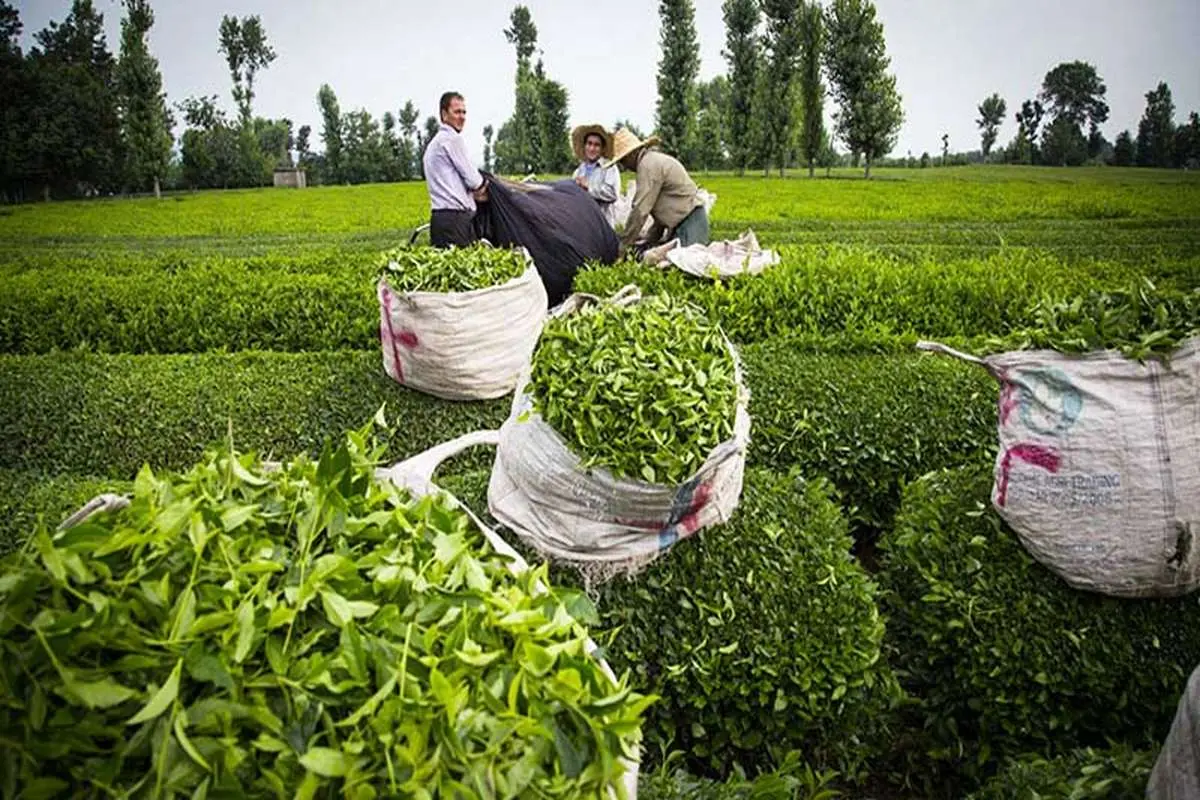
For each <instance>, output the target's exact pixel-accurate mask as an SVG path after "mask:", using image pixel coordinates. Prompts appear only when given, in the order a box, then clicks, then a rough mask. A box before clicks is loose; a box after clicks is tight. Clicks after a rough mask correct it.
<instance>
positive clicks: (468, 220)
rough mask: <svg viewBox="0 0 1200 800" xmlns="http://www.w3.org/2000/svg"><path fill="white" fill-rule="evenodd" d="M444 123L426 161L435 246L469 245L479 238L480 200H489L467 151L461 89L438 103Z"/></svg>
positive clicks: (482, 181) (428, 151)
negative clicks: (478, 208)
mask: <svg viewBox="0 0 1200 800" xmlns="http://www.w3.org/2000/svg"><path fill="white" fill-rule="evenodd" d="M438 106H439V109H440V113H441V118H442V124H441V126H440V127H439V128H438V132H437V134H436V135H435V136H434V137H433V139H432V140H430V142H429V145H428V146H427V147H426V148H425V157H424V158H423V159H422V163H423V164H424V166H425V183H426V187H427V188H428V189H429V206H430V209H431V213H430V216H429V239H430V242H431V243H432V244H433V246H434V247H450V246H457V247H466V246H467V245H470V244H472V243H473V242H474V241H475V240H476V238H477V237H476V236H475V226H474V224H473V220H474V219H475V209H476V205H475V204H476V203H477V202H480V203H482V202H487V182H486V181H485V180H484V177H483V176H482V175H481V174H479V170H477V169H476V168H475V166H474V165H473V164H472V163H471V158H470V156H468V155H467V145H466V142H465V141H464V140H463V137H462V129H463V127H464V126H465V125H466V124H467V103H466V101H465V100H464V99H463V96H462V95H461V94H459V93H458V92H446V93H444V94H443V95H442V98H441V101H440V102H439V104H438Z"/></svg>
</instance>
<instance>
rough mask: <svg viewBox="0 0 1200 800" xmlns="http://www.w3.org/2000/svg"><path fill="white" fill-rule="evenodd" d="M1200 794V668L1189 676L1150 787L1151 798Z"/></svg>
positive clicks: (1178, 799) (1184, 799) (1172, 799)
mask: <svg viewBox="0 0 1200 800" xmlns="http://www.w3.org/2000/svg"><path fill="white" fill-rule="evenodd" d="M1197 797H1200V667H1197V668H1196V669H1194V670H1192V674H1191V677H1189V678H1188V682H1187V688H1186V689H1184V692H1183V696H1182V697H1180V698H1179V705H1178V706H1176V708H1175V719H1174V720H1173V721H1172V722H1171V729H1170V731H1168V732H1167V739H1166V741H1165V742H1163V746H1162V749H1161V750H1160V751H1159V752H1158V758H1157V759H1156V760H1155V762H1154V769H1153V770H1152V771H1151V773H1150V781H1149V783H1148V785H1147V786H1146V798H1147V800H1194V798H1197Z"/></svg>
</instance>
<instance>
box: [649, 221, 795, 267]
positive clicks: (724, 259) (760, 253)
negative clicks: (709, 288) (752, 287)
mask: <svg viewBox="0 0 1200 800" xmlns="http://www.w3.org/2000/svg"><path fill="white" fill-rule="evenodd" d="M678 244H679V240H678V239H677V240H675V247H672V248H670V249H668V250H667V251H666V255H665V258H666V260H667V261H668V262H670V263H671V264H673V265H674V266H675V267H676V268H678V269H681V270H683V271H684V272H686V273H688V274H689V275H695V276H696V277H699V278H713V279H716V278H731V277H733V276H734V275H757V274H759V273H760V272H762V271H763V270H764V269H766V268H767V267H770V266H774V265H775V264H778V263H779V254H778V253H776V252H775V251H774V250H763V249H762V248H761V247H759V245H758V237H757V236H755V235H754V231H752V230H747V231H746V232H745V233H743V234H742V235H741V236H739V237H738V238H736V239H733V240H725V241H720V242H712V243H711V244H706V245H705V244H693V245H688V246H687V247H679V246H678Z"/></svg>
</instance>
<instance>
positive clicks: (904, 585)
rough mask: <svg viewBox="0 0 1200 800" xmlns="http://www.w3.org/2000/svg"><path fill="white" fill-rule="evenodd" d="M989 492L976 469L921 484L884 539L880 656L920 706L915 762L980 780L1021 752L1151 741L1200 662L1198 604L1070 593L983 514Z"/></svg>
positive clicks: (987, 480) (989, 513)
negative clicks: (884, 625)
mask: <svg viewBox="0 0 1200 800" xmlns="http://www.w3.org/2000/svg"><path fill="white" fill-rule="evenodd" d="M991 485H992V473H991V470H990V469H989V468H987V467H986V466H984V465H969V466H964V467H961V468H958V469H954V470H945V471H940V472H936V473H932V474H930V475H928V476H926V477H924V478H922V479H921V480H919V481H916V482H915V483H913V484H911V485H909V486H908V487H907V488H906V489H905V491H904V498H903V503H902V505H901V509H900V513H899V514H898V515H897V518H896V526H895V529H894V530H893V531H892V532H890V533H889V534H888V535H887V536H886V537H884V539H883V540H882V547H883V551H884V560H883V570H882V572H881V573H880V581H881V583H882V585H883V586H884V587H885V589H886V591H885V593H884V596H883V600H884V602H883V608H884V611H885V613H886V614H887V616H888V652H889V656H890V657H891V658H892V659H893V663H894V665H895V667H896V669H897V672H898V673H899V674H900V675H902V676H903V684H904V687H905V688H906V689H907V690H908V692H909V693H910V694H911V695H912V696H913V697H915V698H917V700H918V701H919V706H918V707H917V710H916V716H917V720H916V722H915V724H916V726H917V727H918V728H919V729H922V730H923V733H924V738H925V740H924V742H923V744H924V749H925V753H924V754H923V756H922V757H929V758H931V759H932V761H933V762H934V763H935V764H936V763H938V762H940V763H941V764H942V765H943V766H947V765H949V766H951V767H953V769H954V770H955V771H958V772H959V773H960V774H962V775H965V776H968V777H974V776H980V775H984V774H986V765H987V764H988V763H992V762H993V761H994V760H998V759H1000V758H1002V757H1004V756H1016V755H1019V754H1023V753H1026V752H1038V753H1041V754H1042V755H1047V756H1052V755H1055V754H1061V753H1065V752H1067V751H1069V750H1071V749H1072V748H1077V747H1088V746H1092V747H1100V746H1104V745H1105V744H1106V742H1107V741H1108V740H1116V741H1121V742H1124V743H1125V744H1128V745H1130V746H1131V747H1134V748H1148V747H1156V746H1157V745H1158V744H1159V743H1160V742H1161V741H1162V739H1163V738H1164V737H1165V736H1166V732H1167V729H1168V727H1169V725H1170V722H1171V719H1172V716H1173V715H1174V713H1175V708H1176V704H1177V702H1178V699H1179V696H1180V693H1181V692H1182V691H1183V687H1184V685H1185V684H1186V682H1187V676H1188V675H1189V674H1190V672H1191V670H1192V668H1193V667H1194V666H1195V665H1196V663H1197V662H1200V608H1198V607H1197V605H1196V600H1195V598H1194V597H1192V598H1188V597H1184V598H1176V599H1161V600H1120V599H1116V598H1110V597H1105V596H1102V595H1099V594H1093V593H1088V592H1081V591H1078V590H1076V589H1072V588H1070V587H1069V586H1068V585H1067V584H1066V583H1065V582H1064V581H1062V580H1061V579H1060V578H1058V577H1057V576H1056V575H1055V574H1054V573H1052V572H1050V571H1049V570H1048V569H1046V568H1044V567H1042V566H1041V565H1039V564H1038V563H1037V562H1036V561H1034V560H1033V559H1032V558H1031V557H1030V556H1029V555H1028V554H1027V553H1026V552H1025V550H1024V548H1023V547H1022V546H1021V544H1020V542H1019V540H1018V539H1017V538H1016V536H1015V535H1014V534H1013V533H1012V532H1011V531H1010V530H1009V529H1008V528H1007V527H1006V526H1005V525H1004V524H1003V523H1002V522H1001V520H1000V518H999V516H998V515H997V514H996V513H995V512H994V511H993V510H992V509H991V508H990V506H985V503H987V502H988V499H989V497H990V492H991ZM918 769H920V770H926V769H927V767H918ZM930 774H932V773H930Z"/></svg>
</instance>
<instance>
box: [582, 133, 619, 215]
mask: <svg viewBox="0 0 1200 800" xmlns="http://www.w3.org/2000/svg"><path fill="white" fill-rule="evenodd" d="M571 147H572V148H574V150H575V157H576V158H578V159H579V167H578V168H577V169H576V170H575V174H574V175H573V176H572V177H574V178H575V183H577V184H578V185H579V188H581V189H583V190H584V191H586V192H587V193H588V194H589V195H591V196H592V199H593V200H595V201H596V202H597V203H599V204H600V213H602V214H603V215H604V219H605V220H606V221H607V222H608V224H609V225H610V226H611V227H613V228H616V227H617V215H616V210H615V208H614V206H613V203H615V202H616V201H617V196H618V195H620V194H621V173H620V172H618V171H617V166H616V165H615V164H601V163H600V159H601V158H611V157H612V137H611V136H609V133H608V131H607V130H605V129H604V126H603V125H580V126H579V127H577V128H575V130H573V131H571Z"/></svg>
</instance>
